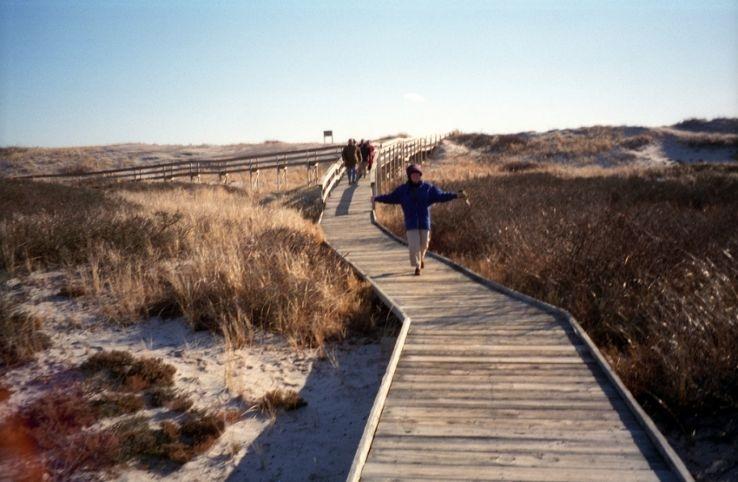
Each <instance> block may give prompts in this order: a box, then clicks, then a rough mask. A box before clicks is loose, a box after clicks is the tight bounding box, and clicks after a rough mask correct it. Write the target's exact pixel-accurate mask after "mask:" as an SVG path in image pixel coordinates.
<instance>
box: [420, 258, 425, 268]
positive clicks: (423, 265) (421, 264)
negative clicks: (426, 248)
mask: <svg viewBox="0 0 738 482" xmlns="http://www.w3.org/2000/svg"><path fill="white" fill-rule="evenodd" d="M420 267H421V268H423V269H425V260H424V259H421V260H420Z"/></svg>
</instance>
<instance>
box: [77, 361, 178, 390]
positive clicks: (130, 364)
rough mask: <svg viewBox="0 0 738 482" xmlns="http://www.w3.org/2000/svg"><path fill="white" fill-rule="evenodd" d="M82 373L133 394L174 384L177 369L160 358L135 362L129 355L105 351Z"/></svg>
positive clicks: (87, 363)
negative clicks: (99, 378)
mask: <svg viewBox="0 0 738 482" xmlns="http://www.w3.org/2000/svg"><path fill="white" fill-rule="evenodd" d="M80 369H81V370H82V371H83V372H84V373H85V374H86V375H87V376H95V377H101V378H102V379H103V380H104V382H105V383H106V385H111V386H112V387H114V388H115V389H125V390H129V391H132V392H138V391H141V390H146V389H148V388H151V387H156V388H158V389H161V388H162V387H170V386H172V385H173V384H174V374H175V373H176V369H175V368H174V367H173V366H172V365H169V364H167V363H164V362H163V361H162V360H161V359H160V358H147V357H139V358H134V357H133V355H131V354H130V353H128V352H125V351H109V352H106V351H102V352H100V353H96V354H94V355H92V356H91V357H90V358H88V359H87V360H86V361H85V362H84V363H82V365H80Z"/></svg>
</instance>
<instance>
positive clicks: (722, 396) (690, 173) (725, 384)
mask: <svg viewBox="0 0 738 482" xmlns="http://www.w3.org/2000/svg"><path fill="white" fill-rule="evenodd" d="M503 161H504V160H503ZM502 164H503V165H504V162H503V163H502ZM485 169H487V168H486V167H485V166H480V170H481V171H482V172H484V174H483V175H481V176H479V177H474V176H470V175H469V172H470V170H473V167H470V166H466V169H465V172H464V176H463V178H462V180H459V178H458V177H456V176H458V175H459V174H462V173H461V172H460V171H459V170H454V169H453V167H451V168H450V169H448V170H445V169H443V168H437V169H434V170H431V171H430V172H429V173H428V175H427V176H426V177H428V179H429V180H431V181H432V182H436V183H438V184H439V185H441V186H442V187H443V188H444V189H448V190H455V189H459V188H462V187H463V188H465V189H466V190H467V191H468V192H469V193H470V196H471V202H472V207H471V208H469V207H467V206H466V205H465V204H463V203H449V204H444V205H439V206H437V207H435V208H434V214H433V215H434V218H433V219H434V225H433V236H432V239H431V249H433V250H436V251H438V252H440V253H442V254H444V255H447V256H450V257H451V258H453V259H454V260H456V261H458V262H460V263H461V264H464V265H466V266H468V267H470V268H472V269H473V270H475V271H477V272H479V273H481V274H483V275H484V276H486V277H488V278H490V279H493V280H495V281H498V282H501V283H502V284H505V285H507V286H510V287H512V288H514V289H516V290H519V291H521V292H524V293H526V294H529V295H531V296H534V297H536V298H539V299H542V300H544V301H547V302H549V303H552V304H554V305H558V306H561V307H563V308H565V309H567V310H568V311H570V312H571V313H572V314H573V315H574V316H575V317H576V318H577V319H578V320H579V321H580V322H581V323H582V325H583V326H584V328H585V329H586V330H587V332H588V333H589V334H590V335H591V336H592V337H593V339H594V341H595V342H596V343H597V344H598V346H599V347H600V348H601V349H602V350H603V351H604V353H605V354H606V356H607V357H608V359H609V361H610V363H611V364H612V365H613V366H614V367H615V369H616V370H617V372H618V374H619V375H620V376H621V378H622V379H623V380H624V381H625V383H626V384H627V386H628V387H629V388H630V390H631V391H632V392H633V393H634V394H635V395H636V396H637V397H638V399H639V400H640V401H641V402H642V403H643V404H644V405H646V406H648V407H650V410H652V413H659V414H661V415H664V416H666V417H669V418H671V420H672V422H676V423H678V424H681V425H682V426H688V425H690V424H689V423H688V420H693V419H694V418H693V417H694V415H699V414H702V415H706V414H709V413H713V412H714V411H716V410H717V411H720V410H728V411H734V410H735V409H736V408H738V397H737V396H736V394H738V371H737V370H736V366H738V350H736V349H735V347H736V346H738V263H737V262H736V259H735V257H736V256H738V230H736V226H738V168H736V167H735V166H705V165H703V166H693V167H686V166H677V167H674V168H667V169H662V170H652V171H634V170H630V171H624V172H617V171H616V172H615V173H611V174H608V173H606V172H604V171H602V170H600V169H594V170H592V172H587V173H586V174H587V175H582V172H583V171H580V170H567V169H562V168H561V167H558V166H557V167H551V166H542V168H541V169H539V170H532V171H526V170H519V172H515V170H514V169H500V170H499V172H498V173H497V174H489V171H488V170H485ZM446 173H450V176H448V177H444V174H446ZM379 216H380V220H382V221H383V222H384V223H386V224H387V225H388V226H389V227H390V228H391V229H392V230H394V231H395V232H397V233H402V232H403V229H402V222H401V213H400V211H399V210H398V209H396V208H394V207H388V206H382V207H381V211H380V213H379ZM697 423H698V422H697Z"/></svg>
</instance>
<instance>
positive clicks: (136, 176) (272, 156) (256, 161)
mask: <svg viewBox="0 0 738 482" xmlns="http://www.w3.org/2000/svg"><path fill="white" fill-rule="evenodd" d="M342 148H343V146H336V145H330V146H327V147H319V148H313V149H301V150H292V151H280V152H269V153H265V154H254V155H243V156H237V157H230V158H223V159H191V160H190V159H188V160H182V161H174V162H167V163H157V164H151V165H147V166H133V167H125V168H120V169H106V170H100V171H91V172H80V173H65V174H37V175H30V176H20V177H19V179H38V180H55V181H63V182H77V183H97V182H106V183H107V182H122V181H144V180H145V181H164V180H173V179H175V178H189V179H190V180H191V181H197V180H200V178H201V176H205V175H216V176H218V178H219V180H220V181H227V179H228V175H229V174H233V173H241V172H248V173H250V175H251V177H252V178H254V177H256V179H257V182H258V174H259V171H260V170H265V169H276V170H277V179H278V182H279V179H280V178H281V177H284V178H286V172H287V168H288V167H297V166H305V167H306V168H307V178H308V184H312V183H315V184H317V183H318V165H320V164H323V163H328V162H335V161H336V158H337V157H339V156H340V155H341V149H342Z"/></svg>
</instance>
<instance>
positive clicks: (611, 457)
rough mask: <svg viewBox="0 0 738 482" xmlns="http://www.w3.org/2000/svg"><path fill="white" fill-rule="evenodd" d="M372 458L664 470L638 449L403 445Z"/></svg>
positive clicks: (394, 461) (376, 451) (378, 451)
mask: <svg viewBox="0 0 738 482" xmlns="http://www.w3.org/2000/svg"><path fill="white" fill-rule="evenodd" d="M372 461H374V462H378V463H383V464H427V463H433V464H434V465H462V466H469V467H471V466H475V467H548V468H551V469H557V468H562V467H566V468H582V469H584V468H592V467H596V468H598V469H607V468H609V469H616V470H649V469H653V470H662V471H663V470H666V466H665V465H664V463H663V462H662V461H660V460H656V461H649V460H648V459H646V458H644V457H642V456H641V453H640V452H639V453H631V454H589V453H587V454H578V453H555V454H553V453H550V452H543V451H541V452H536V453H531V452H516V451H501V452H474V451H459V450H453V449H446V450H438V449H433V450H428V449H427V448H423V449H405V448H392V449H387V448H376V447H375V448H373V449H372Z"/></svg>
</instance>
